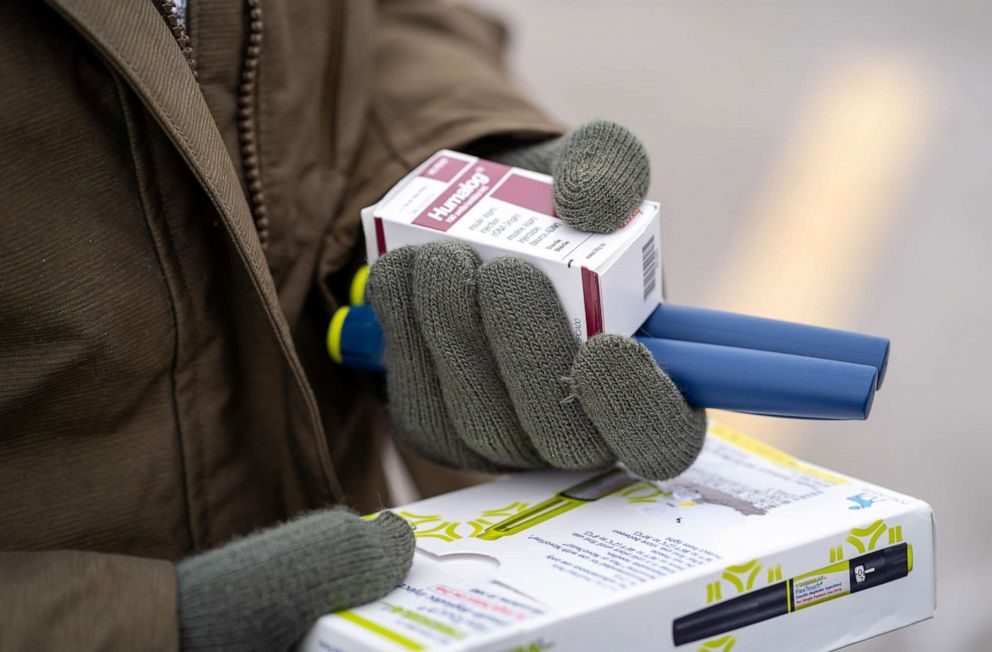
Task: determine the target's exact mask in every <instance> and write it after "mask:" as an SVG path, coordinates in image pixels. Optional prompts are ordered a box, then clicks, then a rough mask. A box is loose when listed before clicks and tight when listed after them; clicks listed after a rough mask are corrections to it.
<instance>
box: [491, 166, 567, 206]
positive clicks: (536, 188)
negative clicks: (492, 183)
mask: <svg viewBox="0 0 992 652" xmlns="http://www.w3.org/2000/svg"><path fill="white" fill-rule="evenodd" d="M493 199H501V200H503V201H505V202H509V203H510V204H513V205H514V206H520V207H522V208H529V209H530V210H532V211H535V212H537V213H542V214H544V215H550V216H552V217H558V215H557V214H556V213H555V198H554V193H553V192H552V190H551V184H550V183H549V182H547V181H540V180H538V179H531V178H530V177H524V176H521V175H519V174H511V175H510V176H509V177H507V178H506V181H504V182H503V185H501V186H500V187H499V188H497V189H496V192H494V193H493Z"/></svg>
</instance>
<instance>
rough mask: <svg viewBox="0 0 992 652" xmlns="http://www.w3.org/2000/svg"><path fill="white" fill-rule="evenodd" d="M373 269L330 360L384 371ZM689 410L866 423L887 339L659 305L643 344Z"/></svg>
mask: <svg viewBox="0 0 992 652" xmlns="http://www.w3.org/2000/svg"><path fill="white" fill-rule="evenodd" d="M367 276H368V268H362V270H360V271H359V273H358V274H356V276H355V279H354V281H353V283H352V292H351V301H352V304H353V305H351V306H345V307H342V308H339V309H338V311H337V312H336V313H335V314H334V317H333V318H332V319H331V324H330V328H329V329H328V331H327V349H328V352H329V353H330V356H331V358H332V359H333V360H334V361H335V362H337V363H339V364H342V365H344V366H347V367H350V368H353V369H361V370H366V371H376V372H383V371H385V367H384V365H383V361H382V356H383V348H384V344H383V334H382V327H381V326H380V324H379V320H378V319H377V318H376V316H375V312H374V311H373V310H372V307H371V306H370V305H368V304H367V303H365V301H364V291H365V280H366V278H367ZM635 339H637V340H638V341H639V342H640V343H641V344H643V345H644V346H645V347H647V349H648V350H649V351H650V352H651V354H652V355H653V356H654V359H655V360H656V361H657V362H658V365H659V366H660V367H661V368H662V369H664V370H665V372H666V373H667V374H668V375H669V377H671V379H672V381H673V382H674V383H675V384H676V385H677V386H678V387H679V389H680V390H681V391H682V393H683V394H684V395H685V398H686V400H687V401H688V402H689V404H690V405H694V406H696V407H702V408H716V409H721V410H732V411H735V412H748V413H751V414H763V415H768V416H776V417H795V418H805V419H834V420H836V419H866V418H868V413H869V412H870V411H871V405H872V400H873V399H874V396H875V390H876V389H877V388H878V387H879V386H880V385H881V382H882V377H883V376H884V375H885V369H886V365H887V362H888V356H889V341H888V340H887V339H884V338H881V337H874V336H871V335H862V334H859V333H851V332H847V331H840V330H834V329H829V328H820V327H816V326H807V325H805V324H796V323H792V322H785V321H778V320H774V319H763V318H760V317H750V316H747V315H738V314H734V313H729V312H720V311H717V310H707V309H703V308H691V307H688V306H678V305H673V304H669V303H661V304H659V305H658V307H657V308H656V309H655V310H654V312H653V313H652V314H651V316H650V317H648V319H647V321H645V322H644V324H643V325H642V326H641V329H640V330H639V331H638V333H637V334H636V335H635Z"/></svg>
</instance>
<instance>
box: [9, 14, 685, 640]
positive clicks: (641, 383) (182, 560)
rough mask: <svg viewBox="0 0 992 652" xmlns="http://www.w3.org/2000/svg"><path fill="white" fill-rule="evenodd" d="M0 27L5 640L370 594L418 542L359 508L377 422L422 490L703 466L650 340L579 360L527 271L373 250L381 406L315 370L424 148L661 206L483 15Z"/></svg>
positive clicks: (377, 466) (204, 632)
mask: <svg viewBox="0 0 992 652" xmlns="http://www.w3.org/2000/svg"><path fill="white" fill-rule="evenodd" d="M4 18H5V19H4V21H3V22H2V23H0V36H2V38H0V70H2V79H3V91H2V92H0V171H2V173H0V188H2V192H0V604H2V605H3V608H2V610H0V649H3V650H14V649H33V650H43V649H74V650H89V649H142V650H155V649H162V650H174V649H184V650H196V649H205V648H230V649H265V650H271V649H286V648H288V647H289V646H291V645H292V644H293V643H294V642H295V641H297V640H298V639H299V638H300V636H302V635H303V634H304V633H305V632H306V630H307V628H308V627H309V626H310V624H311V623H312V622H313V620H314V619H315V618H316V617H318V616H319V615H321V614H323V613H327V612H329V611H333V610H335V609H341V608H345V607H349V606H353V605H356V604H360V603H362V602H366V601H369V600H372V599H375V598H378V597H380V596H382V595H383V594H385V593H386V592H388V591H389V590H391V589H392V588H394V587H395V586H396V585H397V584H398V583H400V582H401V581H402V579H403V577H404V576H405V574H406V572H407V571H408V569H409V566H410V563H411V558H412V554H413V537H412V534H411V531H410V529H409V527H408V526H407V525H406V523H405V522H404V521H403V520H402V519H400V518H399V517H397V516H395V515H393V514H391V513H389V512H383V513H381V514H380V515H379V516H378V517H375V518H367V519H363V518H360V517H359V516H357V515H356V513H355V512H353V511H349V510H347V509H344V507H343V506H348V507H350V508H352V509H355V510H358V511H359V512H374V511H376V510H378V509H381V508H382V507H383V506H384V503H385V500H386V499H385V496H386V495H387V493H386V491H387V489H386V485H385V479H384V475H383V471H382V468H381V459H380V458H381V451H382V446H383V438H384V437H385V436H386V433H387V431H388V430H390V429H391V430H392V431H393V434H394V435H395V436H396V439H397V441H399V442H400V443H401V444H404V445H405V447H406V448H408V449H410V450H412V451H413V453H412V454H411V455H410V457H408V458H407V459H408V461H409V463H410V464H411V468H412V469H414V470H415V472H416V477H417V479H418V482H420V484H421V488H422V489H423V490H424V491H425V492H430V491H438V490H440V489H442V488H444V487H446V486H447V487H450V486H453V485H452V483H453V482H455V483H457V482H463V481H464V478H458V479H453V480H452V479H448V480H444V479H443V478H444V474H445V473H446V472H445V471H443V470H442V466H448V467H455V468H460V469H468V470H484V471H496V472H500V471H506V470H513V469H522V468H535V467H545V466H553V467H561V468H598V467H601V466H604V465H608V464H612V463H614V462H615V461H616V460H617V459H619V460H620V461H623V462H625V463H627V464H628V466H630V467H631V468H633V469H635V470H637V471H638V472H641V473H643V474H645V475H648V476H653V477H663V476H668V475H672V474H675V473H677V472H679V471H680V470H682V469H684V468H685V466H686V465H688V464H689V463H690V462H691V461H692V458H693V457H694V455H695V453H696V452H698V449H699V446H700V445H701V440H702V429H703V422H704V417H703V415H702V413H701V412H700V411H698V410H694V409H691V408H689V407H688V406H687V405H686V404H685V402H684V400H683V399H682V397H681V396H680V395H679V393H678V390H677V389H676V388H675V387H674V385H672V383H671V382H670V380H669V379H668V378H667V377H666V376H665V375H664V373H663V372H662V371H660V370H659V369H658V368H657V366H655V364H654V362H653V361H652V360H651V359H650V356H648V355H647V354H646V352H645V351H644V350H643V349H641V348H639V345H636V344H634V342H633V341H632V340H629V339H625V338H621V337H617V336H600V337H597V338H593V339H592V340H590V341H589V342H587V343H585V344H583V345H582V346H581V347H580V346H579V345H578V343H576V342H575V341H573V340H572V339H571V337H570V335H569V334H568V329H567V325H565V326H564V333H563V331H562V327H563V326H562V324H561V319H560V317H561V309H560V306H558V305H557V300H556V298H555V295H554V292H553V290H551V289H550V286H549V285H548V282H547V279H545V278H543V277H542V276H541V275H540V274H539V273H537V272H536V270H534V269H533V268H530V267H528V266H526V265H525V264H523V263H521V262H520V261H514V260H502V261H491V262H489V263H486V264H485V265H480V263H479V261H478V259H477V258H476V257H475V256H474V254H473V253H472V252H471V250H468V249H466V248H464V247H459V246H456V245H446V246H440V245H439V246H433V245H432V246H427V247H424V248H421V249H419V250H417V249H404V250H397V251H396V252H391V253H390V254H389V255H388V256H386V257H384V258H382V259H381V261H380V263H379V264H377V265H376V267H375V268H374V269H373V271H372V274H371V278H370V289H369V291H370V296H371V300H372V302H373V305H374V307H375V308H376V310H377V312H378V313H379V315H380V318H381V319H382V321H383V325H384V329H385V331H386V335H387V367H388V368H389V374H388V375H387V383H386V388H385V390H386V391H385V393H383V391H382V387H381V383H380V382H379V381H377V379H376V378H373V377H370V376H366V375H362V374H359V373H356V372H350V371H347V370H344V369H341V368H337V367H335V366H334V365H333V364H332V363H331V362H330V361H329V360H328V358H327V356H326V354H325V353H324V352H323V345H322V335H323V333H324V331H325V329H326V326H327V322H328V318H329V315H330V314H332V312H333V310H334V309H335V308H336V307H337V306H338V305H339V304H340V303H341V302H342V301H343V300H344V297H345V296H346V295H347V292H346V286H347V284H348V282H349V280H350V278H351V275H352V273H353V272H354V270H355V269H356V268H357V267H358V266H359V265H361V264H362V262H363V261H362V258H363V256H362V251H363V246H362V243H361V242H360V237H361V235H360V229H359V222H358V220H359V209H360V208H361V207H363V206H366V205H369V204H371V203H372V202H374V201H375V200H376V199H378V198H379V197H380V196H381V195H382V193H383V192H384V191H385V190H386V189H388V188H389V187H390V186H391V185H392V184H393V183H395V182H396V181H397V180H398V179H399V178H401V177H402V176H403V175H404V174H405V173H406V172H408V171H409V170H410V169H412V168H413V167H414V166H415V165H416V164H418V163H419V162H420V161H422V160H424V159H425V158H426V157H427V156H429V155H430V154H431V153H433V152H435V151H436V150H438V149H441V148H452V149H461V150H464V151H469V152H473V153H477V154H480V155H484V156H488V157H491V158H495V159H497V160H502V161H504V162H508V163H512V164H517V165H522V166H526V167H532V168H534V169H538V170H543V171H546V172H551V173H552V174H553V175H554V176H555V193H556V206H557V209H558V212H559V213H560V215H561V216H562V218H563V219H566V220H567V221H570V222H571V223H573V225H575V226H577V227H578V228H583V229H587V230H610V229H614V228H617V226H618V225H619V224H620V222H621V221H622V220H623V219H624V218H625V217H626V213H628V212H629V211H630V210H631V209H632V208H633V207H634V206H636V205H637V203H638V202H640V200H641V199H642V198H643V196H644V193H645V192H646V189H647V182H648V174H649V168H648V162H647V156H646V154H645V152H644V148H643V147H642V146H641V144H640V143H639V142H638V141H637V139H636V138H634V137H633V135H631V134H630V132H628V131H626V130H625V129H623V128H621V127H619V126H617V125H614V124H612V123H606V122H591V123H589V124H587V125H584V126H581V127H580V128H578V129H575V130H572V131H569V130H567V129H565V128H563V127H562V126H560V125H559V124H557V123H556V122H554V121H552V120H550V119H549V118H547V117H546V116H545V115H544V114H543V113H542V112H541V111H540V110H538V109H537V108H535V107H534V105H532V104H531V103H530V102H529V101H528V100H527V99H525V98H524V97H523V96H522V95H521V94H520V92H519V91H518V90H517V89H516V88H515V87H514V85H513V83H512V82H511V80H510V79H509V78H508V76H507V73H506V72H505V71H504V69H503V66H502V63H501V52H502V49H503V45H504V40H505V38H506V34H505V30H504V28H503V27H502V26H501V25H500V24H499V23H497V22H496V21H494V20H492V19H490V18H487V17H484V16H482V15H481V14H479V13H477V12H475V11H473V10H471V9H468V8H466V7H463V6H460V5H454V4H450V3H446V2H439V1H433V0H381V1H380V2H378V3H372V2H366V1H365V0H351V1H348V0H336V1H334V2H318V1H317V0H308V1H303V0H298V1H294V2H292V3H289V2H287V3H276V2H264V3H263V2H261V0H211V1H210V2H200V1H197V0H190V2H189V4H188V6H187V4H186V3H185V2H180V3H176V4H173V3H172V2H168V1H166V0H127V1H125V0H48V1H47V2H45V3H38V2H28V1H27V0H18V1H15V2H11V3H8V6H6V11H5V17H4ZM429 278H433V279H435V280H436V281H437V285H435V286H432V285H431V284H430V283H426V282H425V279H429ZM484 299H486V301H483V300H484ZM480 306H483V307H484V308H485V309H483V307H480ZM500 306H512V307H513V310H511V311H509V312H505V311H501V310H500ZM514 320H516V321H514ZM520 329H523V331H520ZM501 338H507V339H506V343H509V344H511V345H512V346H511V345H506V344H505V343H504V341H503V339H501ZM559 376H560V377H564V378H565V379H566V381H565V382H564V383H563V382H560V380H561V379H560V378H559ZM384 405H387V406H388V408H385V407H383V406H384ZM387 409H388V412H389V414H390V415H391V418H389V417H387V415H386V411H387ZM390 424H391V425H390ZM433 463H437V464H433ZM452 477H454V476H452ZM445 483H447V484H445Z"/></svg>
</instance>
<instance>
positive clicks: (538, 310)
mask: <svg viewBox="0 0 992 652" xmlns="http://www.w3.org/2000/svg"><path fill="white" fill-rule="evenodd" d="M486 156H487V157H488V158H491V159H493V158H497V159H499V160H501V161H502V162H504V163H508V164H511V165H516V166H519V167H529V168H531V169H536V170H538V171H542V172H551V173H552V175H553V177H554V194H555V207H556V210H557V212H558V215H559V216H560V217H561V218H562V219H564V220H566V221H567V222H569V223H570V224H571V225H572V226H574V227H576V228H580V229H584V230H586V231H598V232H610V231H613V230H616V229H617V228H619V227H620V226H621V225H622V224H623V222H624V221H625V220H626V218H627V217H628V216H629V215H630V213H631V212H632V211H633V210H634V208H636V207H637V206H638V205H639V204H640V202H641V201H642V200H643V199H644V195H645V193H646V192H647V186H648V180H649V177H650V173H649V164H648V160H647V155H646V154H645V152H644V147H643V146H642V145H641V144H640V142H639V141H638V140H637V138H636V137H634V135H633V134H631V133H630V132H629V131H627V130H626V129H624V128H623V127H620V126H619V125H615V124H613V123H608V122H592V123H589V124H586V125H584V126H582V127H580V128H579V129H576V130H575V131H574V132H572V133H570V134H568V135H566V136H563V137H561V138H558V139H555V140H552V141H548V142H544V143H540V144H537V145H530V146H526V147H520V148H517V149H512V150H504V151H502V152H496V153H495V154H494V153H492V152H490V153H487V154H486ZM368 294H369V300H370V302H371V304H372V306H373V308H374V309H375V311H376V313H377V314H378V316H379V320H380V321H381V323H382V327H383V332H384V333H385V336H386V350H385V363H386V370H387V379H386V383H387V392H388V395H389V406H390V412H391V416H392V420H393V424H394V436H395V437H396V439H397V441H398V442H399V443H401V444H402V445H405V446H406V447H408V448H410V449H412V450H414V451H415V452H417V453H419V454H421V455H422V456H424V457H427V458H428V459H431V460H433V461H435V462H438V463H441V464H444V465H449V466H454V467H458V468H470V469H478V470H490V471H501V470H507V469H533V468H542V467H547V466H551V467H557V468H562V469H598V468H601V467H605V466H608V465H611V464H614V463H615V462H616V461H617V460H619V461H621V462H623V463H624V464H625V465H626V466H627V467H628V468H629V469H630V470H632V471H633V472H635V473H637V474H639V475H641V476H644V477H647V478H652V479H665V478H670V477H672V476H675V475H678V474H679V473H681V472H682V471H684V470H685V469H686V468H687V467H688V466H689V465H690V464H691V463H692V461H693V460H694V459H695V458H696V456H697V455H698V453H699V450H700V449H701V448H702V443H703V434H704V431H705V426H706V417H705V413H704V412H703V411H702V410H696V409H693V408H691V407H690V406H689V405H688V404H686V402H685V399H684V398H683V397H682V395H681V393H680V392H679V390H678V388H677V387H676V386H675V385H674V383H672V381H671V379H669V378H668V376H667V375H666V374H665V373H664V371H662V370H661V369H660V368H659V367H658V366H657V364H655V361H654V358H652V356H651V354H650V353H649V352H648V351H647V349H646V348H644V346H642V345H641V344H639V343H637V342H636V341H634V340H632V339H630V338H626V337H620V336H617V335H609V334H603V335H597V336H595V337H593V338H590V339H589V340H588V341H587V342H585V343H584V344H582V345H580V344H579V342H578V341H577V340H576V338H575V336H574V335H573V333H572V330H571V328H570V327H569V323H568V319H567V317H566V315H565V311H564V310H563V308H562V307H561V304H560V303H559V301H558V298H557V295H556V294H555V291H554V289H553V287H552V285H551V282H550V281H549V280H548V279H547V278H546V277H545V276H544V275H543V274H542V273H541V272H539V271H538V270H537V269H536V268H535V267H533V266H531V265H530V264H528V263H526V262H523V261H521V260H519V259H515V258H497V259H493V260H490V261H487V262H486V263H484V264H483V263H481V262H480V260H479V258H478V256H477V255H476V254H475V253H474V252H473V251H472V250H471V249H470V248H469V247H467V246H465V245H462V244H459V243H455V242H437V243H431V244H428V245H424V246H421V247H402V248H399V249H395V250H393V251H390V252H388V253H386V254H385V255H383V256H381V257H380V258H379V259H378V260H377V261H376V263H375V265H374V266H373V267H372V270H371V273H370V275H369V281H368Z"/></svg>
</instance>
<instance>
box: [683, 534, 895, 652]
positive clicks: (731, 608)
mask: <svg viewBox="0 0 992 652" xmlns="http://www.w3.org/2000/svg"><path fill="white" fill-rule="evenodd" d="M912 570H913V547H912V546H911V545H909V544H906V543H900V544H897V545H894V546H890V547H888V548H883V549H882V550H877V551H875V552H869V553H868V554H866V555H861V556H860V557H855V558H853V559H850V560H848V561H843V562H839V563H836V564H832V565H830V566H826V567H825V568H820V569H817V570H815V571H813V572H811V573H805V574H803V575H798V576H796V577H794V578H792V579H790V580H786V581H785V582H779V583H778V584H773V585H771V586H767V587H765V588H763V589H758V590H757V591H752V592H751V593H747V594H745V595H742V596H739V597H736V598H733V599H731V600H727V601H726V602H721V603H719V604H715V605H713V606H712V607H706V608H705V609H701V610H699V611H696V612H693V613H691V614H688V615H686V616H682V617H681V618H677V619H676V620H675V622H673V623H672V638H673V639H674V642H675V645H684V644H686V643H691V642H693V641H700V640H702V639H706V638H710V637H711V636H717V635H718V634H723V633H725V632H729V631H732V630H735V629H739V628H741V627H747V626H748V625H754V624H755V623H760V622H762V621H764V620H768V619H770V618H776V617H778V616H784V615H786V614H790V613H792V612H794V611H799V610H800V609H805V608H807V607H812V606H815V605H818V604H822V603H824V602H828V601H830V600H834V599H836V598H842V597H844V596H845V595H849V594H851V593H857V592H859V591H864V590H865V589H870V588H872V587H875V586H878V585H880V584H885V583H887V582H892V581H893V580H897V579H900V578H903V577H906V576H907V575H909V573H910V572H911V571H912Z"/></svg>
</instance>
